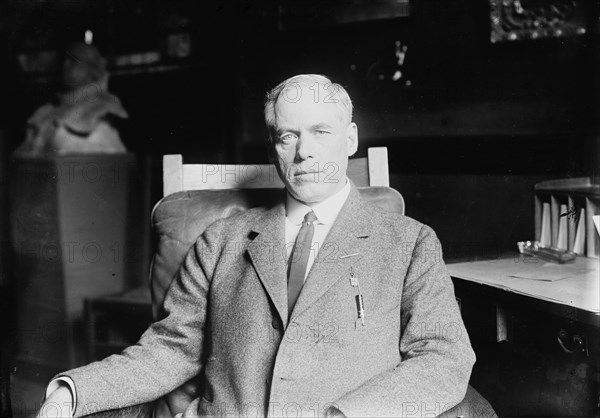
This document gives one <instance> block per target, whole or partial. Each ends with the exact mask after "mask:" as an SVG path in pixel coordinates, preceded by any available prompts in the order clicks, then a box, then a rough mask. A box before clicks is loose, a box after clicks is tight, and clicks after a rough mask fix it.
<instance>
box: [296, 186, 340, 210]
mask: <svg viewBox="0 0 600 418" xmlns="http://www.w3.org/2000/svg"><path fill="white" fill-rule="evenodd" d="M288 192H289V193H290V194H291V195H292V197H293V198H294V199H296V200H298V201H299V202H302V203H304V204H307V205H308V204H314V203H319V202H321V201H323V200H325V199H327V198H328V197H329V196H330V195H332V194H333V193H334V191H332V190H329V189H328V188H326V187H323V185H321V184H317V183H308V182H302V183H299V184H298V183H296V184H293V185H290V186H288Z"/></svg>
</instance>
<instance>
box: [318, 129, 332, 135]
mask: <svg viewBox="0 0 600 418" xmlns="http://www.w3.org/2000/svg"><path fill="white" fill-rule="evenodd" d="M315 133H316V134H317V135H327V134H328V133H329V131H324V130H322V129H317V130H316V131H315Z"/></svg>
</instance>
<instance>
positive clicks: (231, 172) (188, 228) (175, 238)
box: [150, 148, 493, 417]
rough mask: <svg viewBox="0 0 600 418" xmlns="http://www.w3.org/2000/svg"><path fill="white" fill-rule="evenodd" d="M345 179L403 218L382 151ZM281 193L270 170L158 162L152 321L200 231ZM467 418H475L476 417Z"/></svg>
mask: <svg viewBox="0 0 600 418" xmlns="http://www.w3.org/2000/svg"><path fill="white" fill-rule="evenodd" d="M347 173H348V177H349V178H350V180H351V181H352V182H353V183H354V184H355V185H356V186H357V188H358V190H359V193H360V194H361V196H362V198H363V199H366V200H368V201H370V202H371V203H373V204H375V205H378V206H379V207H381V208H383V209H384V210H387V211H390V212H395V213H399V214H404V200H403V198H402V196H401V195H400V193H398V192H397V191H396V190H394V189H392V188H390V187H389V174H388V162H387V149H386V148H370V149H369V150H368V157H367V158H359V159H351V160H350V161H349V164H348V170H347ZM283 187H284V185H283V183H282V181H281V180H280V179H279V176H278V175H277V172H276V170H275V167H274V166H273V165H270V164H264V165H214V164H183V158H182V156H181V155H165V156H164V158H163V194H164V196H163V198H162V199H161V200H160V201H159V202H158V203H157V204H156V206H155V207H154V210H153V214H152V222H153V226H154V229H155V231H156V233H157V235H158V249H157V252H156V254H155V256H154V258H153V262H152V267H151V272H150V280H151V288H152V303H153V313H154V316H155V319H156V318H160V316H161V306H162V303H163V299H164V295H165V292H166V290H167V289H168V287H169V285H170V283H171V281H172V279H173V278H174V276H175V274H176V273H177V270H178V269H179V265H180V264H181V262H182V261H183V258H184V256H185V254H186V253H187V251H188V250H189V248H190V247H191V246H192V245H193V243H194V242H195V241H196V239H197V237H198V236H199V235H200V234H201V233H202V231H204V229H205V228H206V227H207V226H208V225H209V224H211V223H212V222H214V221H215V220H217V219H220V218H224V217H227V216H230V215H232V214H234V213H236V212H238V211H243V210H246V209H249V208H253V207H263V206H264V207H268V206H269V205H271V204H272V203H274V202H275V201H277V200H278V199H280V197H281V194H280V193H278V192H277V190H274V189H280V190H282V189H283ZM197 393H198V382H197V381H194V380H192V381H190V382H188V383H187V384H185V385H183V386H182V387H180V388H179V389H177V390H175V391H174V392H172V393H171V394H169V395H167V396H166V397H164V398H163V399H161V400H160V401H158V402H157V403H156V411H155V413H156V416H161V417H163V416H170V415H174V414H176V413H178V412H183V411H184V410H185V408H186V407H187V405H188V404H189V403H190V402H191V401H192V400H193V399H194V398H195V397H196V396H197ZM465 401H466V402H467V403H466V404H465V405H467V404H468V405H478V408H479V409H477V411H478V412H481V411H483V410H489V411H492V414H493V410H492V409H491V407H490V406H489V403H487V401H485V399H483V398H482V397H481V395H479V394H478V393H477V392H476V391H475V390H474V389H472V388H471V387H469V391H468V392H467V397H466V398H465ZM465 401H463V403H464V402H465ZM461 405H463V404H461ZM465 405H463V406H462V407H461V408H459V407H460V405H459V406H458V407H456V408H459V409H460V411H459V412H460V413H461V414H463V415H465V416H470V415H469V413H468V411H467V412H465V411H466V408H465ZM480 405H483V406H481V407H479V406H480ZM456 408H455V409H456ZM471 409H472V408H471ZM453 410H454V409H453ZM457 411H458V410H457ZM455 412H456V411H455ZM448 416H450V415H448ZM472 416H481V413H478V414H474V415H472ZM485 416H493V415H489V414H487V415H485Z"/></svg>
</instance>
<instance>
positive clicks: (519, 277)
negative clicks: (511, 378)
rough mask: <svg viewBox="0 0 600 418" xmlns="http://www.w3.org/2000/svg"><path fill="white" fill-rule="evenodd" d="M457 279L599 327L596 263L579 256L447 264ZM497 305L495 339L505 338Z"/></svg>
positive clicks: (503, 318) (503, 316)
mask: <svg viewBox="0 0 600 418" xmlns="http://www.w3.org/2000/svg"><path fill="white" fill-rule="evenodd" d="M448 271H449V272H450V275H451V276H452V277H453V278H454V279H455V280H456V279H459V280H464V281H468V282H473V283H479V284H481V285H484V286H489V287H492V288H496V289H501V290H504V291H506V292H508V293H509V294H511V293H512V294H519V295H523V296H525V297H527V298H528V301H529V302H531V304H532V305H535V306H536V307H539V308H541V309H542V310H545V311H551V312H552V313H554V314H557V315H559V316H562V317H566V318H567V319H574V320H577V321H580V322H584V323H588V324H590V325H594V326H596V327H600V274H599V260H598V259H594V258H586V257H578V258H577V259H576V260H575V262H573V263H570V264H555V263H549V262H546V261H543V260H540V259H538V258H535V257H527V256H522V255H517V254H515V255H514V256H512V257H506V258H501V259H497V260H486V261H473V262H461V263H450V264H448ZM501 302H502V299H500V303H498V305H497V319H496V320H497V339H498V341H502V340H504V339H506V332H507V330H506V312H505V307H504V306H503V304H502V303H501Z"/></svg>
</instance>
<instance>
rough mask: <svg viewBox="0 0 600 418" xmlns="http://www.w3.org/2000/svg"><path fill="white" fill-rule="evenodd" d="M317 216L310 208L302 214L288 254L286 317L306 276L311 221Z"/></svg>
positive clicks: (312, 229)
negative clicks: (298, 228)
mask: <svg viewBox="0 0 600 418" xmlns="http://www.w3.org/2000/svg"><path fill="white" fill-rule="evenodd" d="M316 220H317V216H316V215H315V213H314V212H313V211H312V210H311V211H310V212H308V213H307V214H306V216H304V222H302V227H301V228H300V232H298V236H297V237H296V243H295V244H294V250H293V251H292V254H291V256H290V265H289V270H288V318H289V317H290V316H291V315H292V310H293V309H294V305H295V304H296V300H297V299H298V295H299V294H300V290H302V286H303V285H304V276H306V266H307V264H308V257H309V256H310V247H311V244H312V239H313V235H314V234H315V226H314V225H313V222H315V221H316Z"/></svg>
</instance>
